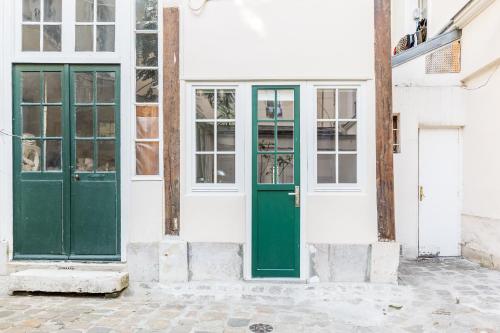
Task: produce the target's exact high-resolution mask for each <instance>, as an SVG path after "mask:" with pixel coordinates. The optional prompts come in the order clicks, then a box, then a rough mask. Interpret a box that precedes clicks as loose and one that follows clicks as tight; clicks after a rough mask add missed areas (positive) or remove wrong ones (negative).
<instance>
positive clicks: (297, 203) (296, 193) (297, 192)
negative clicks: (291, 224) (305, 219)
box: [288, 186, 300, 207]
mask: <svg viewBox="0 0 500 333" xmlns="http://www.w3.org/2000/svg"><path fill="white" fill-rule="evenodd" d="M288 195H294V196H295V207H300V186H295V191H294V192H290V193H288Z"/></svg>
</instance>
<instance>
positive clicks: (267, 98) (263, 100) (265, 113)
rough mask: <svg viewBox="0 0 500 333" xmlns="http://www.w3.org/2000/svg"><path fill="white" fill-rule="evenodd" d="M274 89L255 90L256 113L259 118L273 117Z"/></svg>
mask: <svg viewBox="0 0 500 333" xmlns="http://www.w3.org/2000/svg"><path fill="white" fill-rule="evenodd" d="M274 97H275V91H274V90H259V91H258V92H257V101H258V102H257V115H258V118H259V119H274Z"/></svg>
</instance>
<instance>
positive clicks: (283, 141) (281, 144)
mask: <svg viewBox="0 0 500 333" xmlns="http://www.w3.org/2000/svg"><path fill="white" fill-rule="evenodd" d="M277 131H278V150H281V151H283V150H284V151H293V123H292V122H278V129H277Z"/></svg>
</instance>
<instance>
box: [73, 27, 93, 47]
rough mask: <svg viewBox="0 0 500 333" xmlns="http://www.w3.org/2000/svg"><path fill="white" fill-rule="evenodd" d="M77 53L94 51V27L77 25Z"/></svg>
mask: <svg viewBox="0 0 500 333" xmlns="http://www.w3.org/2000/svg"><path fill="white" fill-rule="evenodd" d="M75 51H94V27H93V26H91V25H77V26H76V27H75Z"/></svg>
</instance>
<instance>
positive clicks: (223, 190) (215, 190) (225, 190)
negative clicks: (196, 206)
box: [191, 186, 240, 193]
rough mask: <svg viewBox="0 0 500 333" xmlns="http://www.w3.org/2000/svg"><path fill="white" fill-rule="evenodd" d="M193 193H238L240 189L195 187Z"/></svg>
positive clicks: (192, 189)
mask: <svg viewBox="0 0 500 333" xmlns="http://www.w3.org/2000/svg"><path fill="white" fill-rule="evenodd" d="M191 192H192V193H237V192H240V189H239V188H238V187H236V186H193V187H192V188H191Z"/></svg>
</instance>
